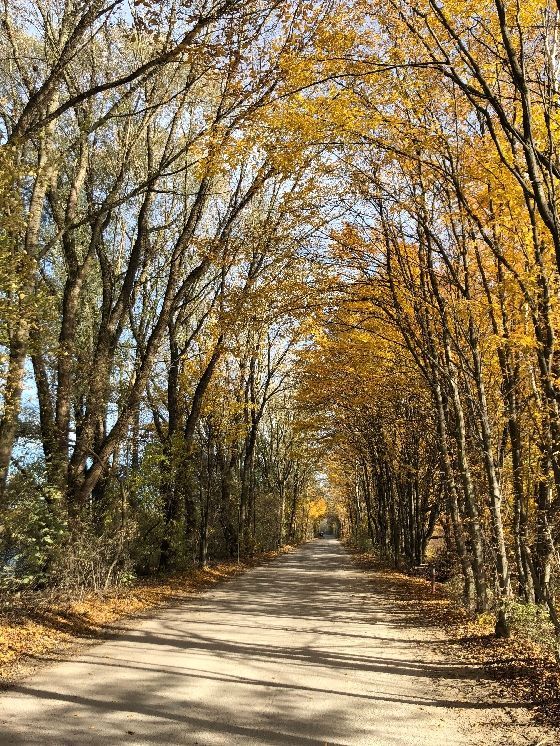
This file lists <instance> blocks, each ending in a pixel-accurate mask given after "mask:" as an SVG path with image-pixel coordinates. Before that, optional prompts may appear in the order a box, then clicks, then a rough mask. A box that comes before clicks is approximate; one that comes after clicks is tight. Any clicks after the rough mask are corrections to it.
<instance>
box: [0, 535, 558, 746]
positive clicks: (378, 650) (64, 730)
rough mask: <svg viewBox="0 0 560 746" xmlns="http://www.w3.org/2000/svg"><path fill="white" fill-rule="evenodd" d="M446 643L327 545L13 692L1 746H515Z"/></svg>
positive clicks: (508, 716)
mask: <svg viewBox="0 0 560 746" xmlns="http://www.w3.org/2000/svg"><path fill="white" fill-rule="evenodd" d="M437 636H438V632H437V631H436V632H432V631H430V630H425V629H418V628H414V627H410V626H408V625H407V624H406V623H405V621H403V618H402V612H401V614H400V616H399V612H398V610H396V609H394V608H392V606H391V603H390V601H389V600H388V599H386V598H383V596H381V595H380V594H378V593H376V590H375V586H374V585H373V584H372V582H371V580H368V578H367V575H365V574H364V573H362V572H360V571H359V570H358V569H356V568H355V567H354V566H353V564H352V562H351V560H350V558H349V557H348V555H347V554H346V552H345V551H344V549H343V548H342V546H341V545H340V544H339V543H338V542H337V541H335V540H329V539H323V540H321V539H319V540H315V541H312V542H310V543H308V544H306V545H304V546H303V547H301V548H299V549H298V550H297V551H295V552H293V553H291V554H288V555H284V556H282V557H280V558H278V559H277V560H275V561H273V562H272V563H270V564H267V565H265V566H263V567H259V568H256V569H253V570H251V571H249V572H247V573H246V574H244V575H242V576H239V577H237V578H235V579H233V580H230V581H229V582H227V583H224V584H222V585H220V586H219V587H218V588H216V589H214V590H211V591H209V592H206V593H204V594H203V595H200V596H195V597H193V599H192V600H190V601H188V602H186V603H184V604H182V605H181V606H179V607H175V608H168V609H164V610H162V611H159V612H157V615H156V616H154V617H153V618H151V619H149V620H139V621H138V623H137V625H135V628H134V629H131V630H130V631H124V632H123V633H122V634H119V635H118V637H115V638H114V639H111V640H109V641H107V642H103V643H100V644H97V645H94V646H92V647H90V648H88V649H87V650H86V651H85V652H80V653H79V654H78V656H77V657H75V658H73V659H72V660H69V661H65V662H61V663H56V664H53V665H50V666H48V667H46V668H43V669H42V670H41V671H40V672H39V673H38V674H35V675H34V676H32V677H30V678H29V679H27V680H26V681H24V682H23V683H20V684H19V685H17V686H15V687H12V688H11V689H9V690H7V691H5V692H3V693H2V694H1V695H0V743H1V744H41V745H42V746H44V745H45V744H56V745H57V746H58V745H59V744H60V745H62V744H69V745H70V744H71V745H72V746H83V745H84V744H104V745H105V746H106V745H107V744H112V745H113V744H114V745H117V744H200V746H206V745H209V746H213V745H214V744H224V746H226V745H227V746H229V744H290V745H292V746H298V745H299V744H301V745H302V746H303V745H304V744H329V745H338V744H367V745H368V746H371V745H372V744H384V745H385V744H386V745H387V746H396V745H397V744H398V745H399V746H454V745H455V744H457V745H459V744H480V745H481V746H482V744H484V746H487V744H491V743H496V744H498V743H506V742H507V743H508V745H509V746H511V744H513V743H517V741H516V738H515V732H514V730H515V729H514V728H513V727H512V726H511V722H512V717H514V716H515V707H516V705H515V703H501V702H499V701H495V702H493V701H492V700H490V701H484V696H486V695H483V698H482V701H481V700H480V693H479V694H478V695H477V692H479V690H483V689H484V684H483V685H482V686H480V685H479V683H478V679H479V678H481V677H483V674H482V672H481V670H480V669H477V668H466V667H465V665H464V664H454V663H453V662H451V661H449V660H446V659H444V658H442V657H441V656H439V655H438V654H437V653H436V652H434V648H435V645H434V642H435V641H437ZM477 696H478V697H479V698H478V699H477ZM518 727H519V726H517V728H518ZM529 730H530V729H529V726H527V729H526V730H525V731H524V733H523V740H522V741H519V742H520V743H521V742H523V743H531V741H530V739H529V737H528V734H529ZM516 732H517V731H516ZM541 743H543V744H544V743H547V741H542V740H541ZM550 743H552V741H550Z"/></svg>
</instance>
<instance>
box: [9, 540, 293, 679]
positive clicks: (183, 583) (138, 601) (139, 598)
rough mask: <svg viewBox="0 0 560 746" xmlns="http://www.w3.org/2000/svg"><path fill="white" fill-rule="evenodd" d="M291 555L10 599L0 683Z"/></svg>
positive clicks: (265, 555)
mask: <svg viewBox="0 0 560 746" xmlns="http://www.w3.org/2000/svg"><path fill="white" fill-rule="evenodd" d="M289 550H290V547H284V548H283V549H282V550H281V551H279V552H266V553H263V554H260V555H258V556H257V557H255V558H254V559H252V560H247V561H244V562H242V563H240V564H238V563H237V562H220V563H217V564H213V565H211V566H209V567H207V568H205V569H200V570H199V569H193V570H188V571H185V572H181V573H176V574H174V575H171V576H168V577H162V578H152V579H149V580H142V581H137V582H135V583H133V584H131V585H129V586H125V587H119V588H112V589H109V590H108V591H106V592H104V593H102V594H101V593H88V594H86V595H84V596H83V597H82V598H80V600H72V599H71V598H68V597H63V596H60V595H57V594H55V593H53V592H51V593H48V594H47V593H43V594H33V595H28V596H26V597H24V598H15V599H10V601H9V603H6V604H5V605H4V607H3V608H2V609H1V610H0V683H4V684H6V683H9V682H10V681H13V680H14V679H16V678H18V677H19V676H21V675H22V674H24V673H26V672H27V671H28V670H29V669H30V668H31V667H32V666H33V663H35V664H36V663H37V662H38V661H40V660H43V659H45V658H48V657H49V656H50V655H52V654H53V653H60V651H61V650H63V649H65V648H68V647H69V646H70V645H71V644H72V643H75V642H77V641H78V640H83V639H84V638H86V639H87V638H91V639H95V638H101V637H104V636H106V635H107V634H110V632H111V631H112V630H114V625H115V623H116V622H118V621H119V620H123V619H127V618H130V617H133V616H135V615H137V614H141V613H143V612H146V611H149V610H150V609H156V608H157V607H160V606H164V605H168V604H173V603H179V602H181V601H184V600H186V599H187V598H188V597H189V596H192V595H193V594H194V593H199V592H201V591H204V590H206V589H208V588H210V587H211V586H213V585H215V584H216V583H219V582H222V581H224V580H226V579H227V578H231V577H233V576H235V575H239V574H240V573H243V572H245V571H246V570H248V569H249V568H251V567H254V566H256V565H257V564H261V563H263V562H266V561H269V560H271V559H273V558H274V557H276V556H278V555H279V554H282V553H284V552H286V551H289Z"/></svg>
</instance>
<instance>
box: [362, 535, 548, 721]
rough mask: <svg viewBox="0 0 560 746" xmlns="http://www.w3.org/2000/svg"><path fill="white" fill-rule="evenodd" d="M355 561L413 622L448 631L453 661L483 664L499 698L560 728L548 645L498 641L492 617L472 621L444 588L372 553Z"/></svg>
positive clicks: (518, 638)
mask: <svg viewBox="0 0 560 746" xmlns="http://www.w3.org/2000/svg"><path fill="white" fill-rule="evenodd" d="M347 548H348V549H350V551H352V549H351V547H347ZM353 557H354V560H355V562H356V563H357V564H358V565H359V566H360V567H361V568H362V569H364V570H366V571H367V572H368V574H369V575H370V576H371V578H372V580H373V581H374V583H375V587H376V590H378V591H379V592H380V593H382V594H384V595H386V596H387V597H390V598H391V600H392V603H393V604H394V605H395V608H398V609H400V610H402V613H403V615H406V617H407V621H408V623H410V624H414V625H416V626H419V627H426V626H430V627H437V628H439V629H441V630H444V631H445V632H446V636H447V640H446V641H445V642H444V643H443V644H445V645H446V646H447V647H448V648H449V655H450V657H454V658H455V659H459V660H464V661H465V662H468V663H476V664H479V665H483V666H484V668H485V669H486V671H487V672H488V673H489V674H491V676H492V678H493V679H494V680H495V682H496V686H497V688H498V689H497V691H498V693H499V694H501V695H503V696H504V698H506V697H511V698H514V699H515V700H517V701H519V702H524V703H527V705H528V706H529V707H530V708H531V710H532V712H533V714H534V717H535V719H536V720H537V721H538V722H542V723H545V724H547V725H548V726H550V725H552V726H554V727H559V724H560V667H559V666H558V664H557V663H556V662H555V660H554V657H553V655H552V654H551V653H550V652H548V651H547V650H546V649H545V648H544V647H543V646H540V645H539V644H537V643H535V642H533V641H531V640H529V639H527V638H525V637H522V636H516V635H512V636H511V637H510V638H509V639H497V638H496V637H495V636H494V634H493V625H492V620H491V619H490V618H484V617H483V618H480V619H469V618H468V617H467V615H466V614H465V612H464V610H463V609H462V608H461V607H460V606H458V605H457V602H456V601H455V600H454V599H453V598H451V597H450V596H449V594H448V593H447V592H446V590H445V588H444V587H443V586H442V585H440V584H436V588H435V593H432V589H431V583H430V582H429V581H427V580H425V579H424V578H418V577H412V576H410V575H407V574H405V573H401V572H398V571H396V570H392V569H388V568H387V567H386V566H384V565H383V564H382V563H380V562H379V561H378V560H377V559H375V558H374V557H373V556H372V555H371V554H369V553H360V552H353Z"/></svg>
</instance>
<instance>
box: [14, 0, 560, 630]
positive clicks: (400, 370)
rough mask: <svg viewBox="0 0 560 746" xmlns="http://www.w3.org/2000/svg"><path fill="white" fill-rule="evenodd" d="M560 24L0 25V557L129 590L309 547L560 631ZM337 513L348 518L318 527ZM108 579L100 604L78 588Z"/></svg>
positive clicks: (336, 16)
mask: <svg viewBox="0 0 560 746" xmlns="http://www.w3.org/2000/svg"><path fill="white" fill-rule="evenodd" d="M559 31H560V25H559V9H558V7H557V5H556V4H555V2H553V0H549V2H548V3H547V2H542V1H539V2H533V0H529V2H523V3H521V2H515V1H514V0H487V1H486V2H482V3H481V2H477V3H473V2H469V1H468V0H443V1H442V0H388V2H385V3H371V2H364V1H363V0H332V1H331V2H325V3H315V2H305V1H302V2H299V1H298V0H292V1H289V0H282V1H280V0H277V1H276V2H274V1H269V2H267V1H266V0H248V1H245V2H239V1H238V0H215V1H214V2H206V0H198V1H197V2H173V0H163V1H162V2H155V0H145V1H144V2H137V3H136V4H134V5H129V4H125V3H123V2H121V1H120V0H116V1H113V2H105V1H104V0H95V1H94V2H92V1H86V2H83V3H74V2H65V1H64V0H57V1H56V2H55V1H54V0H48V2H47V3H46V4H45V3H39V2H34V1H33V0H22V1H21V2H17V1H16V0H5V2H4V4H3V7H2V27H1V29H0V34H1V36H2V50H3V52H2V56H1V63H0V90H1V96H0V122H1V124H0V132H1V135H2V142H3V146H2V149H1V151H0V158H1V175H0V180H1V181H0V197H1V202H2V215H1V218H0V219H1V224H0V229H1V232H0V304H1V318H2V327H1V330H0V335H1V336H0V345H1V352H2V358H1V361H0V364H1V366H2V369H1V373H2V413H1V419H0V510H1V512H2V534H1V535H0V543H1V545H2V554H3V558H4V562H5V563H6V568H7V570H6V571H5V574H6V577H8V576H10V577H11V578H12V580H13V582H16V581H21V579H22V578H24V579H28V580H29V582H30V583H32V584H33V585H34V587H35V586H37V585H40V584H41V583H43V584H45V583H52V582H54V580H55V579H60V578H63V579H67V580H68V582H84V583H86V582H91V578H92V577H93V576H95V578H96V581H95V582H96V583H98V584H103V583H109V582H112V581H113V580H115V579H117V578H118V577H120V576H123V575H124V574H126V573H127V572H136V573H139V572H152V571H156V570H170V569H173V568H177V567H182V566H185V565H188V564H192V563H195V562H199V563H201V564H204V563H205V561H206V558H207V556H208V555H210V556H212V557H218V556H230V557H238V556H242V555H246V554H250V553H252V552H255V551H257V550H259V549H265V548H272V547H277V546H279V545H281V544H283V543H286V542H294V541H298V540H300V539H303V538H305V537H307V536H309V532H310V530H311V528H312V524H313V520H315V519H316V518H317V504H323V502H324V501H323V500H322V497H321V491H322V490H323V488H324V485H325V483H326V482H327V481H328V490H330V494H331V500H330V503H329V505H330V506H332V504H333V502H334V501H336V503H337V505H338V510H339V514H340V515H339V517H340V519H341V521H342V525H343V528H344V530H345V531H346V533H347V535H349V537H350V538H352V539H353V540H355V541H356V542H362V543H366V544H367V545H368V546H372V547H373V548H374V549H375V550H376V551H377V552H379V554H380V555H382V556H383V557H384V558H385V559H388V560H390V561H391V562H393V563H395V564H396V565H397V566H399V567H413V566H417V565H420V564H423V563H424V562H425V561H426V555H427V552H428V549H429V546H430V540H431V538H432V537H433V535H434V533H437V535H438V536H441V537H442V539H441V540H440V542H441V543H443V545H444V548H445V553H446V561H447V563H448V567H449V568H450V570H449V571H450V573H451V574H452V575H453V576H454V577H456V578H457V579H459V580H460V583H461V588H462V591H461V592H462V596H463V599H464V602H465V604H466V605H467V606H468V607H470V608H471V609H472V610H473V611H476V612H491V613H494V614H495V616H496V631H497V633H498V634H502V635H505V634H507V633H508V618H509V615H510V612H511V610H512V608H513V607H514V606H515V605H516V604H517V605H519V604H522V605H524V607H525V608H526V609H529V610H535V613H536V614H541V613H546V614H547V616H548V617H549V618H550V623H551V625H552V627H553V628H554V629H555V631H556V635H557V639H558V640H560V619H559V617H558V605H557V601H556V594H557V593H558V592H559V591H560V589H559V588H558V584H559V577H560V575H559V573H560V568H559V561H560V555H559V549H558V544H559V541H560V537H559V532H560V351H559V349H558V340H557V335H558V332H559V330H560V317H559V311H560V308H559V300H560V298H559V292H560V204H559V199H558V187H559V177H560V148H559V146H560V109H559V105H560V97H559V85H560V83H559V80H560V78H559V73H560V69H559V65H560V62H559V49H558V44H559ZM329 509H331V508H329ZM88 579H89V580H88Z"/></svg>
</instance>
